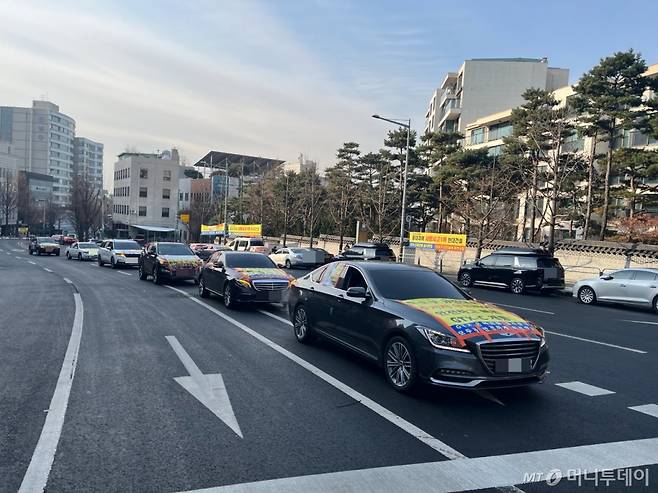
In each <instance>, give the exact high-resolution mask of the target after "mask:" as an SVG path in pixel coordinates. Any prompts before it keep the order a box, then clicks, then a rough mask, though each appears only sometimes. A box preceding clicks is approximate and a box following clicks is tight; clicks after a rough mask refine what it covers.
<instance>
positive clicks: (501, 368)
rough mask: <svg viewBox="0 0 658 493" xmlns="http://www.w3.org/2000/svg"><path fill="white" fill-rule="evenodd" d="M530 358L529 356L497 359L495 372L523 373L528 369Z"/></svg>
mask: <svg viewBox="0 0 658 493" xmlns="http://www.w3.org/2000/svg"><path fill="white" fill-rule="evenodd" d="M531 366H532V360H531V359H530V358H511V359H497V360H496V366H495V370H496V373H524V372H527V371H530V368H531Z"/></svg>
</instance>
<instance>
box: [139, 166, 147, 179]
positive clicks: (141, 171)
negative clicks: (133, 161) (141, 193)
mask: <svg viewBox="0 0 658 493" xmlns="http://www.w3.org/2000/svg"><path fill="white" fill-rule="evenodd" d="M139 177H140V178H144V179H146V178H148V177H149V170H147V169H146V168H139Z"/></svg>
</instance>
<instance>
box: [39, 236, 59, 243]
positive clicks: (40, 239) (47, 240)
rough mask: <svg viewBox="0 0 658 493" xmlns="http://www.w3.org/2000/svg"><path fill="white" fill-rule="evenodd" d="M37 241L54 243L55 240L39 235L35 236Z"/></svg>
mask: <svg viewBox="0 0 658 493" xmlns="http://www.w3.org/2000/svg"><path fill="white" fill-rule="evenodd" d="M37 241H38V242H40V243H56V242H57V240H55V239H53V238H48V237H47V236H40V237H38V238H37Z"/></svg>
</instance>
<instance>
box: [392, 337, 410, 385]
mask: <svg viewBox="0 0 658 493" xmlns="http://www.w3.org/2000/svg"><path fill="white" fill-rule="evenodd" d="M386 371H387V372H388V378H389V379H390V381H391V383H392V384H393V385H395V386H396V387H400V388H403V387H405V386H406V385H407V384H408V383H409V380H410V379H411V354H409V350H408V349H407V347H406V346H405V345H404V344H403V343H402V342H399V341H395V342H394V343H393V344H391V345H390V347H389V348H388V352H387V353H386Z"/></svg>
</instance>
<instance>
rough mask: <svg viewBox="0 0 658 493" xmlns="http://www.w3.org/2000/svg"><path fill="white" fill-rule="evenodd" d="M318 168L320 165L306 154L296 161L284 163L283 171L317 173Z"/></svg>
mask: <svg viewBox="0 0 658 493" xmlns="http://www.w3.org/2000/svg"><path fill="white" fill-rule="evenodd" d="M317 168H318V163H317V162H315V161H312V160H310V159H308V158H307V157H306V156H304V154H300V155H299V156H298V157H297V159H296V160H295V161H286V162H285V163H283V171H284V172H285V173H288V172H290V171H292V172H293V173H297V174H300V173H303V172H305V171H311V170H312V171H316V170H317Z"/></svg>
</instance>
